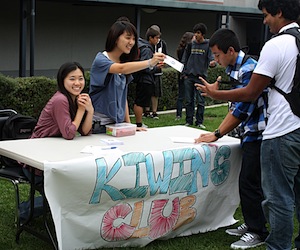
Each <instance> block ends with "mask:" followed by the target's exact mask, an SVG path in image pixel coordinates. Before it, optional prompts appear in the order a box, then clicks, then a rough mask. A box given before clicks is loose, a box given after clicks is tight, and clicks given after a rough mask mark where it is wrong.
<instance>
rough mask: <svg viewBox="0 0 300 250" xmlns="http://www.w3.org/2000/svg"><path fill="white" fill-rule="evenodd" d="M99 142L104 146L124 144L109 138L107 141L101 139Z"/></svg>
mask: <svg viewBox="0 0 300 250" xmlns="http://www.w3.org/2000/svg"><path fill="white" fill-rule="evenodd" d="M100 141H102V142H104V143H105V144H106V145H111V146H112V145H123V144H124V142H123V141H120V140H118V139H115V138H109V139H101V140H100Z"/></svg>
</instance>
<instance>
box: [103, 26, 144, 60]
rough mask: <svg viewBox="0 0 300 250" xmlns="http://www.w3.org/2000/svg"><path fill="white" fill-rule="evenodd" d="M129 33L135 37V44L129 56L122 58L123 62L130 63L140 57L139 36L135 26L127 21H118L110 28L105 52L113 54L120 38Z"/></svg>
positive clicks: (124, 55) (123, 55) (125, 55)
mask: <svg viewBox="0 0 300 250" xmlns="http://www.w3.org/2000/svg"><path fill="white" fill-rule="evenodd" d="M124 31H125V32H127V33H128V34H130V35H134V37H135V44H134V46H133V47H132V49H131V51H130V53H129V54H125V53H123V54H122V55H121V57H120V61H121V62H130V61H134V60H136V58H137V56H138V36H137V32H136V28H135V27H134V25H133V24H132V23H130V22H127V21H116V22H115V23H114V24H113V25H112V26H111V28H110V30H109V32H108V35H107V38H106V44H105V50H106V51H107V52H111V51H112V50H113V49H114V48H115V47H116V43H117V40H118V38H119V36H121V35H122V34H123V33H124Z"/></svg>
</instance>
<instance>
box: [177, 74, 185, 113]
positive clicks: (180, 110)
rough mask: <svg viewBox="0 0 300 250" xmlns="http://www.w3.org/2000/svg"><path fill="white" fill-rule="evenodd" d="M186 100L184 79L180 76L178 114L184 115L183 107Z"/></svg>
mask: <svg viewBox="0 0 300 250" xmlns="http://www.w3.org/2000/svg"><path fill="white" fill-rule="evenodd" d="M183 101H184V80H183V79H182V78H180V76H179V77H178V97H177V103H176V116H180V117H182V107H183Z"/></svg>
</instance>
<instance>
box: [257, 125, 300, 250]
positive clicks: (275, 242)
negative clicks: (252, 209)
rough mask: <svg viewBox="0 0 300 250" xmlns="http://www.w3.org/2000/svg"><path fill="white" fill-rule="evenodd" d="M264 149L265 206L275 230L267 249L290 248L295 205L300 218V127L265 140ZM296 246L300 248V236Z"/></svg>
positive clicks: (281, 249)
mask: <svg viewBox="0 0 300 250" xmlns="http://www.w3.org/2000/svg"><path fill="white" fill-rule="evenodd" d="M261 150H262V151H261V164H262V188H263V192H264V196H265V200H264V201H263V202H262V206H263V210H264V213H265V216H266V219H267V221H268V222H269V224H270V229H271V230H270V234H269V236H268V237H267V239H266V245H267V249H269V250H275V249H276V250H290V249H291V248H292V236H293V230H294V225H293V218H294V210H295V208H296V215H297V218H298V222H299V219H300V210H299V209H300V171H299V165H300V129H297V130H295V131H293V132H291V133H289V134H286V135H284V136H281V137H277V138H274V139H270V140H264V141H263V142H262V147H261ZM295 246H296V247H297V248H300V237H299V235H298V237H297V238H296V239H295Z"/></svg>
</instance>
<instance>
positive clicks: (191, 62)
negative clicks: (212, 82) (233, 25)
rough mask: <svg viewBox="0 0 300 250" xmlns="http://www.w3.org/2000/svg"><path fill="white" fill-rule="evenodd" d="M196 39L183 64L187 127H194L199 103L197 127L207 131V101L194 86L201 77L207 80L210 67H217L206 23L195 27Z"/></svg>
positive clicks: (184, 56) (186, 52)
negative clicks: (205, 112)
mask: <svg viewBox="0 0 300 250" xmlns="http://www.w3.org/2000/svg"><path fill="white" fill-rule="evenodd" d="M193 32H194V35H195V39H193V41H192V43H191V44H190V46H188V47H187V49H186V50H185V52H184V54H183V58H182V63H183V64H184V69H183V78H184V86H185V102H186V105H185V106H186V124H185V125H186V126H191V125H193V119H194V113H195V101H196V103H197V112H196V122H195V125H196V126H197V127H199V128H201V129H205V126H204V124H203V121H204V106H205V99H204V97H203V96H201V95H200V92H199V91H197V90H196V88H195V86H194V84H195V83H196V82H198V81H199V76H201V77H203V78H206V77H207V69H208V67H209V66H210V67H214V66H216V63H215V61H214V60H213V59H214V58H213V55H212V53H211V50H210V48H209V46H208V41H209V40H208V39H205V38H204V37H205V34H206V32H207V27H206V25H205V24H204V23H198V24H196V25H195V26H194V27H193Z"/></svg>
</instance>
